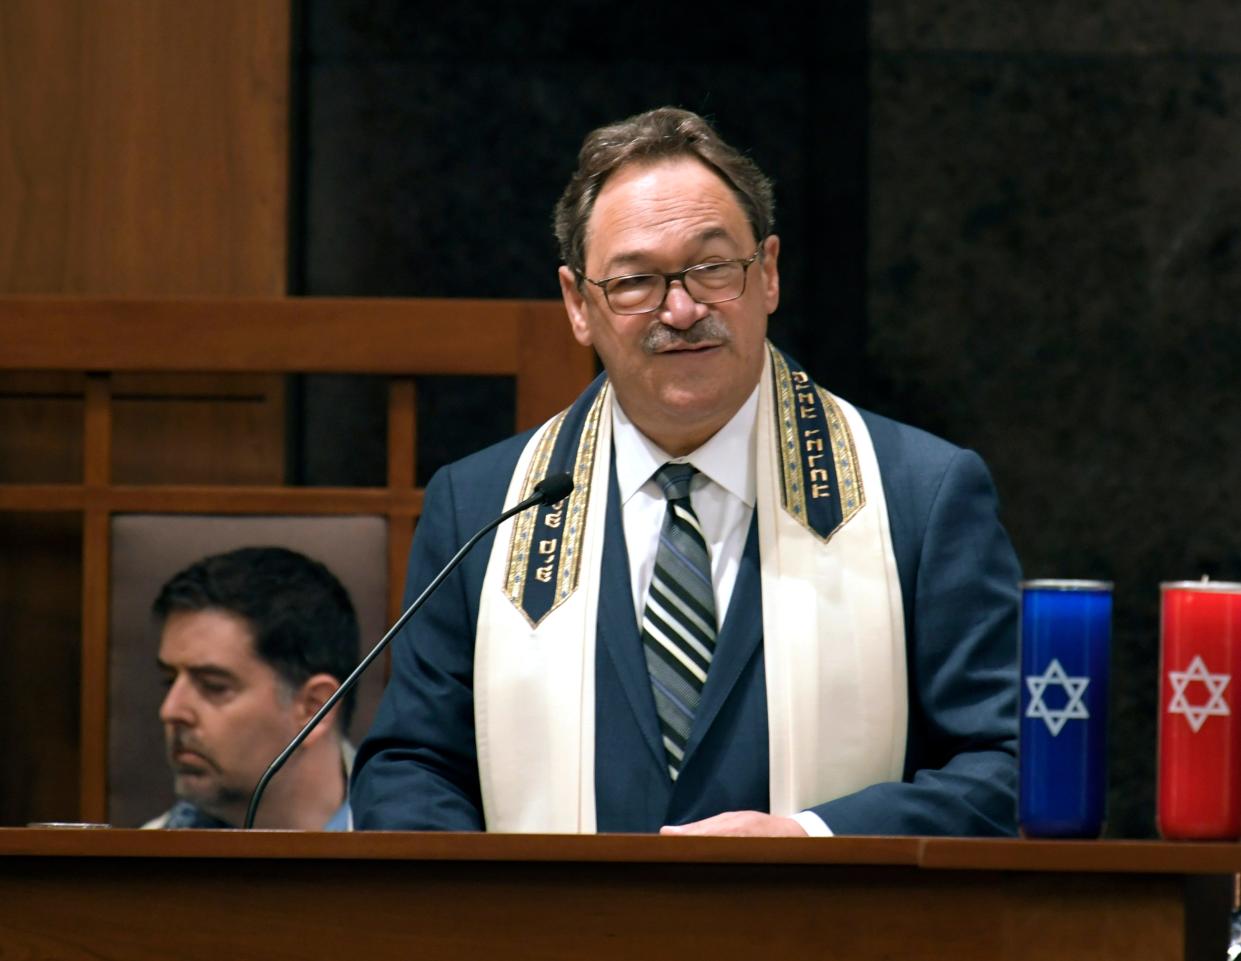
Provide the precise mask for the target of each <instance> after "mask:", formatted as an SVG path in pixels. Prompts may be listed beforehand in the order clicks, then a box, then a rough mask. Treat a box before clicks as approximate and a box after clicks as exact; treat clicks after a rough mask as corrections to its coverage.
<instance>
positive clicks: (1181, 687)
mask: <svg viewBox="0 0 1241 961" xmlns="http://www.w3.org/2000/svg"><path fill="white" fill-rule="evenodd" d="M1168 680H1169V681H1171V682H1172V700H1171V701H1170V702H1169V703H1168V713H1169V714H1184V715H1185V720H1187V721H1188V722H1189V726H1190V727H1191V728H1193V731H1194V733H1195V734H1197V733H1198V731H1199V730H1201V729H1202V725H1203V724H1205V723H1206V720H1207V718H1208V717H1227V716H1228V715H1229V714H1230V713H1231V712H1230V711H1229V710H1228V703H1227V702H1226V701H1225V700H1224V688H1226V687H1227V686H1228V682H1229V681H1230V680H1232V676H1231V675H1229V674H1212V673H1211V672H1210V671H1208V670H1207V666H1206V664H1205V663H1203V660H1202V657H1201V655H1195V656H1194V659H1193V660H1192V661H1190V662H1189V670H1188V671H1169V672H1168ZM1190 681H1201V682H1202V683H1203V684H1205V685H1206V687H1207V695H1208V697H1207V702H1206V704H1190V703H1189V699H1188V698H1186V697H1185V688H1186V687H1188V686H1189V682H1190Z"/></svg>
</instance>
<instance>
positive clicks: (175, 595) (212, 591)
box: [152, 547, 358, 732]
mask: <svg viewBox="0 0 1241 961" xmlns="http://www.w3.org/2000/svg"><path fill="white" fill-rule="evenodd" d="M152 610H153V611H154V613H155V616H156V618H157V619H158V620H159V622H160V624H162V623H163V622H164V621H166V620H167V619H168V617H169V616H170V615H172V614H177V613H183V612H191V611H205V610H219V611H226V612H229V613H232V614H235V615H237V616H239V617H241V618H244V619H245V621H246V622H247V623H248V624H249V625H250V629H251V630H252V631H253V634H254V650H255V653H256V654H257V655H258V656H259V658H261V659H262V660H263V661H265V662H266V663H267V664H269V665H270V666H271V667H272V669H273V670H275V672H276V673H277V675H279V677H280V678H281V680H283V681H284V682H285V683H286V684H288V685H289V686H290V687H292V688H293V689H296V688H299V687H301V686H302V684H304V683H305V682H306V680H307V679H308V678H310V677H311V676H313V675H315V674H321V673H324V674H330V675H332V676H333V677H334V678H336V679H337V680H338V681H343V680H344V679H345V678H346V677H348V676H349V672H350V671H352V670H353V668H354V666H355V665H356V664H357V662H358V618H357V615H356V614H355V613H354V610H353V602H352V601H350V599H349V592H348V591H346V590H345V588H344V585H342V584H341V583H340V581H338V580H337V579H336V577H335V575H333V574H332V572H331V571H329V570H328V569H327V568H326V567H324V566H323V565H322V564H320V563H319V562H318V561H315V560H312V559H310V558H309V557H306V556H305V555H304V554H299V553H297V552H296V551H291V550H288V549H286V548H283V547H243V548H240V549H238V550H234V551H229V552H228V553H225V554H214V555H212V556H210V557H204V558H202V559H201V560H199V561H195V562H194V563H193V564H191V565H190V566H189V567H187V568H186V569H185V570H183V571H181V572H180V573H178V574H176V575H175V576H173V578H172V579H171V580H169V581H168V583H166V584H165V585H164V586H163V588H162V589H161V590H160V592H159V596H158V597H156V598H155V603H154V604H153V605H152ZM353 708H354V692H353V691H350V692H349V693H348V694H347V695H346V696H345V697H344V698H343V699H342V700H341V702H340V711H339V717H340V730H341V731H342V732H343V731H347V730H348V729H349V722H350V720H351V719H352V717H353Z"/></svg>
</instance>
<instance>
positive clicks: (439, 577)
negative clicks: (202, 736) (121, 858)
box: [244, 474, 573, 830]
mask: <svg viewBox="0 0 1241 961" xmlns="http://www.w3.org/2000/svg"><path fill="white" fill-rule="evenodd" d="M571 493H573V478H572V477H570V476H569V475H568V474H550V475H548V476H547V477H544V478H543V479H542V480H541V481H539V482H538V483H537V484H535V485H534V493H533V494H531V495H530V496H529V497H527V498H526V499H525V500H524V501H522V502H521V503H519V504H514V505H513V506H512V507H510V508H509V509H508V510H506V511H505V512H504V513H503V514H501V515H500V516H499V517H497V518H496V519H495V520H493V521H490V522H489V523H487V524H486V525H485V526H484V527H483V528H482V529H481V530H480V531H479V532H478V533H477V534H475V535H474V536H473V537H471V538H470V539H469V540H468V541H466V542H465V544H463V545H462V547H461V549H460V550H459V551H457V553H455V554H454V555H453V556H452V559H451V560H450V561H449V562H448V563H447V564H445V565H444V568H443V570H441V571H440V572H439V573H438V574H436V575H435V579H434V580H433V581H431V583H430V584H428V585H427V586H426V589H425V590H424V591H423V592H422V593H421V594H419V595H418V597H417V599H416V600H415V601H414V602H413V603H412V604H410V605H409V607H407V608H405V612H404V613H403V614H402V615H401V616H400V617H398V618H397V619H396V623H395V624H393V625H392V626H391V627H390V628H388V633H387V634H385V635H384V636H383V637H381V638H380V639H379V643H378V644H376V645H375V646H374V647H373V648H372V649H371V652H370V653H369V654H367V655H366V657H364V658H362V660H361V662H359V664H358V666H357V667H355V668H354V669H353V672H352V673H351V674H350V675H349V676H348V677H347V678H345V679H344V681H342V682H341V685H340V687H338V688H337V689H336V690H335V691H333V692H332V696H331V697H329V698H328V699H327V700H326V701H324V702H323V706H322V707H321V708H319V710H318V711H316V712H315V716H314V717H312V718H311V719H310V720H309V721H307V722H306V726H305V727H304V728H302V729H301V730H300V731H299V732H298V733H297V736H296V737H295V738H293V740H292V741H290V742H289V745H288V747H286V748H285V749H284V750H283V751H281V752H280V753H279V754H278V755H277V756H276V759H275V760H274V761H272V762H271V764H269V765H268V766H267V770H266V771H264V772H263V776H262V777H261V778H259V783H258V784H256V785H255V786H254V793H253V794H251V795H250V806H249V807H248V808H247V809H246V820H245V824H244V827H245V828H246V829H247V830H248V829H250V828H252V827H254V815H255V812H257V811H258V808H259V801H260V800H262V798H263V792H264V791H265V790H266V789H267V784H268V782H269V781H270V780H271V779H272V778H273V777H274V776H275V774H276V772H277V771H279V770H280V769H281V768H282V767H284V763H285V761H287V760H288V759H289V758H290V757H292V755H293V752H294V751H296V750H297V749H298V748H299V747H301V744H302V742H303V741H304V740H306V738H307V737H308V736H309V735H310V732H311V731H313V730H314V729H315V728H316V727H317V726H318V725H319V722H320V721H322V720H323V718H324V717H326V716H327V713H328V711H330V710H331V709H332V708H333V707H335V706H336V702H337V701H339V700H340V699H341V698H342V697H344V696H345V695H346V694H348V693H349V691H351V690H352V689H353V686H354V685H355V684H357V683H358V678H360V677H361V676H362V673H363V672H364V671H365V670H366V669H367V668H368V667H370V665H371V662H372V661H374V660H375V658H377V657H378V656H379V655H380V654H381V653H382V652H383V649H384V648H385V647H387V646H388V642H389V641H391V640H392V638H394V637H395V636H396V634H397V632H398V631H399V630H400V629H401V628H402V627H404V626H405V622H406V621H408V620H409V619H410V618H411V617H413V616H414V614H415V613H416V612H417V611H418V608H420V607H422V605H423V604H424V603H426V600H427V598H428V597H430V596H431V595H432V594H433V593H435V590H436V588H438V587H439V586H440V584H442V583H443V582H444V578H446V577H447V576H448V575H449V574H451V573H452V572H453V569H454V568H455V567H456V566H457V565H458V564H459V563H461V560H462V558H464V557H465V555H466V554H468V553H469V552H470V550H471V549H472V548H473V547H474V545H475V544H477V543H478V542H479V541H480V540H482V538H483V537H484V536H485V535H486V534H487V533H488V532H490V531H491V530H492V529H494V528H496V527H499V526H500V525H501V524H503V523H504V522H505V521H506V520H508V519H509V518H510V517H512V516H513V515H514V514H520V513H521V512H522V511H524V510H529V509H530V508H531V507H538V506H539V505H541V504H555V503H556V502H557V501H561V500H564V499H565V498H566V497H568V496H569V495H570V494H571Z"/></svg>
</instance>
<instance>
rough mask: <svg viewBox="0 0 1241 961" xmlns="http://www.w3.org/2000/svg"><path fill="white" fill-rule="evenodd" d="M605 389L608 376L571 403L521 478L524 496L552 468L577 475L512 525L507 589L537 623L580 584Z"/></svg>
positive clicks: (518, 517) (517, 605)
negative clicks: (562, 494)
mask: <svg viewBox="0 0 1241 961" xmlns="http://www.w3.org/2000/svg"><path fill="white" fill-rule="evenodd" d="M606 390H607V384H606V381H605V380H604V378H603V377H600V378H598V379H597V380H596V381H595V382H594V384H592V385H591V387H590V388H589V389H588V390H587V391H586V393H585V394H583V395H582V396H581V397H580V398H578V400H577V401H576V402H575V403H574V404H573V406H572V407H570V408H569V409H568V410H566V411H562V412H561V413H560V414H559V415H557V416H556V418H555V419H554V420H553V421H552V423H551V424H550V425H549V426H548V428H547V430H546V431H545V432H544V434H543V436H542V437H541V438H540V439H539V443H538V446H537V447H536V449H535V451H534V455H533V457H532V458H531V461H530V466H529V468H528V469H527V471H526V479H525V481H524V483H523V484H522V493H521V496H522V497H523V498H524V497H528V496H529V495H530V494H531V493H532V492H533V491H534V485H535V484H537V483H538V482H539V481H541V480H542V479H543V478H544V477H546V476H547V475H548V474H559V473H561V472H568V473H570V474H571V475H572V476H573V493H571V494H570V495H569V496H568V497H566V498H565V499H564V500H561V501H559V502H557V503H555V504H544V505H543V506H541V507H539V508H537V509H535V510H528V511H525V512H524V513H522V514H519V515H518V516H517V519H516V521H515V522H514V525H513V538H512V541H511V542H510V544H509V555H508V570H507V572H506V574H505V578H504V593H505V595H506V596H507V597H508V598H509V600H511V601H512V602H513V604H514V606H516V607H517V609H518V610H520V611H521V612H522V613H523V614H524V615H525V616H526V619H527V620H528V621H529V622H530V624H531V626H534V627H537V626H538V624H539V622H540V621H542V620H543V618H545V617H546V616H547V615H548V614H550V613H551V612H552V611H553V610H555V609H556V607H557V606H558V605H560V604H561V603H563V602H564V601H565V600H567V599H568V598H569V596H570V595H572V593H573V592H574V591H575V590H576V589H577V585H578V580H579V575H580V572H581V558H582V538H583V535H584V534H585V531H586V508H587V505H588V504H589V503H590V479H591V473H592V471H593V470H594V465H595V444H596V441H597V439H598V434H599V417H600V413H601V411H602V410H603V399H604V396H605V391H606Z"/></svg>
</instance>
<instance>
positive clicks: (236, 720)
mask: <svg viewBox="0 0 1241 961" xmlns="http://www.w3.org/2000/svg"><path fill="white" fill-rule="evenodd" d="M159 664H160V669H161V670H162V671H163V672H164V679H165V683H166V685H167V688H168V693H167V694H166V695H165V696H164V702H163V704H161V705H160V709H159V718H160V721H161V722H163V725H164V743H165V748H166V750H167V753H168V762H169V764H170V765H171V766H172V771H173V782H174V788H175V791H176V794H177V797H179V798H182V799H184V800H187V801H190V802H192V803H193V804H195V805H197V806H198V807H200V808H202V809H203V810H205V811H207V812H208V813H209V814H214V815H215V816H217V817H222V818H224V819H225V820H228V821H230V822H232V823H240V821H241V815H242V814H243V813H244V811H245V808H246V804H247V802H248V801H249V799H250V793H251V792H252V791H253V790H254V786H255V785H256V784H257V783H258V780H259V778H260V777H261V776H262V774H263V771H264V770H266V768H267V765H269V764H270V763H271V762H272V759H273V758H275V756H276V755H277V754H279V753H280V751H281V750H282V749H283V748H284V746H285V745H286V744H287V743H288V742H289V741H290V740H292V738H293V736H294V735H295V734H297V732H298V731H299V730H300V729H301V723H302V721H301V719H300V718H299V715H298V711H297V706H296V701H295V698H294V696H293V694H292V692H291V691H290V690H289V689H288V686H287V685H286V684H284V683H283V682H282V681H281V680H280V677H279V676H278V675H277V674H276V672H275V670H273V669H272V668H271V667H270V666H269V665H268V664H266V663H265V662H264V661H262V660H260V659H259V657H258V656H257V655H256V654H255V653H254V641H253V634H252V631H251V630H250V627H249V625H248V624H247V623H246V621H245V620H243V619H242V618H240V617H237V616H236V615H234V614H230V613H227V612H225V611H220V610H205V611H192V612H179V613H174V614H172V615H171V616H169V618H168V620H167V621H166V622H165V623H164V630H163V634H162V636H161V638H160V645H159Z"/></svg>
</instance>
